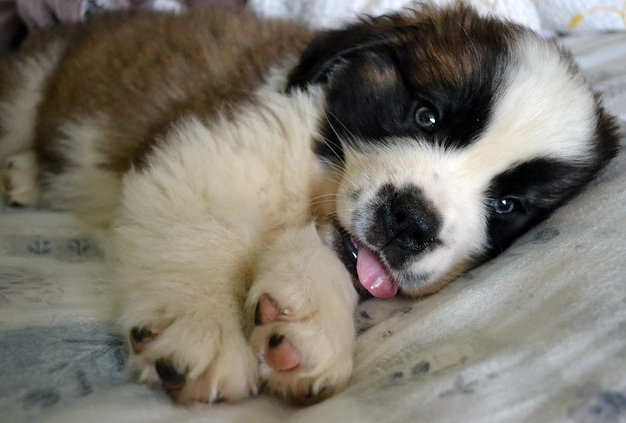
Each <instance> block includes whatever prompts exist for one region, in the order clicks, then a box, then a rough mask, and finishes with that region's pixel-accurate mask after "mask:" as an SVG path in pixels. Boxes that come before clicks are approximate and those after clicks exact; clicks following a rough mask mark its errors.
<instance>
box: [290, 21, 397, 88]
mask: <svg viewBox="0 0 626 423" xmlns="http://www.w3.org/2000/svg"><path fill="white" fill-rule="evenodd" d="M374 22H375V19H369V20H363V21H361V22H360V23H357V24H354V25H352V26H350V27H348V28H346V29H341V30H333V31H328V32H324V33H321V34H320V35H318V36H317V37H316V38H314V39H313V41H312V42H311V44H309V46H308V47H307V48H306V50H305V51H304V53H303V54H302V56H301V57H300V61H299V63H298V65H297V66H296V67H295V68H294V69H293V71H292V72H291V74H290V76H289V83H288V85H287V91H290V90H292V89H293V88H299V87H304V86H306V85H308V84H323V83H326V82H328V77H329V75H330V73H331V72H332V70H333V69H334V68H335V67H336V66H337V65H338V64H340V63H342V62H344V61H349V60H350V59H351V58H353V57H355V56H357V55H358V54H359V52H361V51H363V50H365V49H368V48H371V47H374V46H377V45H382V44H386V43H387V42H388V40H383V39H380V38H379V37H378V36H377V35H379V34H380V31H379V30H376V27H375V25H374Z"/></svg>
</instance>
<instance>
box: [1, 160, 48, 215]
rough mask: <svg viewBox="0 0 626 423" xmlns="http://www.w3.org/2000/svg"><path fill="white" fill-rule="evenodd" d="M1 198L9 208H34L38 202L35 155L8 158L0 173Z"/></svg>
mask: <svg viewBox="0 0 626 423" xmlns="http://www.w3.org/2000/svg"><path fill="white" fill-rule="evenodd" d="M0 181H1V182H2V184H1V189H2V194H3V197H4V199H5V201H6V203H7V204H8V205H10V206H35V205H36V204H37V202H38V201H39V189H38V187H37V161H36V158H35V153H34V152H32V151H26V152H23V153H18V154H13V155H11V156H8V157H7V158H6V160H5V161H4V164H3V166H2V170H1V171H0Z"/></svg>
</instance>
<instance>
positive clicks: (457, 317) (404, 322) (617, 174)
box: [0, 33, 626, 423]
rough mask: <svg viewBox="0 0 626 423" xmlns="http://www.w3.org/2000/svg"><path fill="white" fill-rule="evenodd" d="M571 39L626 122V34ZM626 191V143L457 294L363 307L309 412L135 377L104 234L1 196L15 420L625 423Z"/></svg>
mask: <svg viewBox="0 0 626 423" xmlns="http://www.w3.org/2000/svg"><path fill="white" fill-rule="evenodd" d="M565 41H566V42H567V44H568V45H569V46H571V47H572V48H574V49H575V51H576V54H577V58H578V60H579V62H580V63H581V64H582V66H583V67H584V69H585V70H586V75H587V77H588V79H589V81H590V82H591V83H592V84H593V85H594V86H595V87H597V88H598V89H599V90H601V91H602V92H603V94H604V99H605V104H606V106H607V107H608V108H609V110H611V111H612V112H613V113H615V114H617V115H618V116H620V122H621V124H622V125H626V66H624V63H626V33H618V34H607V35H603V36H596V37H593V38H582V39H581V38H576V39H571V40H565ZM625 128H626V126H625ZM624 144H625V145H624V146H625V147H626V139H625V140H624ZM625 187H626V155H624V154H622V155H621V156H619V157H618V158H617V159H616V161H615V162H614V163H613V164H612V165H611V166H610V167H609V168H608V169H607V170H606V172H603V174H602V175H601V177H600V178H599V180H597V181H595V182H594V183H593V184H592V185H591V186H590V187H588V189H586V190H585V192H584V193H583V194H582V195H581V196H579V197H578V198H576V199H575V200H574V201H572V202H571V203H570V204H568V205H566V206H565V207H564V208H562V209H560V210H559V211H558V212H557V213H555V214H554V215H553V216H552V217H551V218H550V219H549V220H548V221H546V222H544V224H542V225H540V226H539V227H537V228H535V229H534V230H532V231H531V232H530V233H528V234H527V235H526V236H524V237H523V238H521V239H520V240H519V241H518V242H517V243H515V245H514V246H513V247H512V248H510V249H509V250H508V251H507V252H506V253H504V254H503V255H501V256H499V257H498V258H496V259H495V260H492V261H490V262H488V263H486V264H485V265H483V266H480V267H477V268H476V269H474V270H472V271H471V272H469V273H467V274H466V275H464V276H463V277H461V278H460V279H458V280H457V281H455V282H454V283H452V284H451V285H450V286H448V287H447V288H446V289H444V290H443V291H442V292H440V293H438V294H436V295H433V296H430V297H427V298H423V299H421V300H419V301H411V300H386V301H369V302H366V303H364V304H362V305H361V306H360V307H359V309H358V310H357V313H356V319H357V322H358V327H359V337H358V351H357V365H356V371H355V374H354V378H353V381H352V383H351V385H350V387H349V388H348V389H347V390H346V391H345V392H343V393H342V394H340V395H338V396H336V397H334V398H331V399H329V400H327V401H325V402H322V403H320V404H318V405H315V406H310V407H306V408H296V407H293V406H290V405H288V404H285V403H283V402H280V401H277V400H274V399H271V398H267V397H260V398H257V399H255V400H250V401H246V402H244V403H242V404H239V405H229V404H219V405H214V406H209V405H196V406H193V407H190V408H184V407H174V406H172V404H171V402H170V401H169V399H168V398H167V397H166V395H165V394H164V393H163V392H160V391H158V390H157V391H154V390H150V389H148V388H146V387H143V386H140V385H136V384H134V383H132V382H130V381H129V378H128V377H127V375H126V374H125V372H124V361H125V358H126V357H127V353H128V352H127V347H126V345H125V341H124V337H123V336H122V335H121V334H119V333H118V332H117V330H116V328H115V324H114V320H113V318H112V316H113V314H114V312H113V305H112V304H113V302H114V300H113V298H114V296H113V293H112V292H111V289H110V284H109V281H108V271H107V267H106V264H105V262H104V258H103V253H102V249H101V248H100V247H99V244H98V241H97V239H96V238H95V236H94V235H93V234H91V233H89V232H85V231H84V230H82V229H81V228H80V227H79V226H78V224H77V222H75V221H74V220H73V219H72V217H71V216H69V215H67V214H64V213H55V212H51V211H46V210H16V209H3V208H1V207H0V416H1V417H0V420H1V421H2V422H3V423H25V422H29V423H30V422H47V423H52V422H58V423H85V422H90V423H92V422H115V423H126V422H128V423H131V422H132V423H137V422H146V423H147V422H150V423H159V422H163V423H165V422H177V423H192V422H194V423H197V422H211V423H227V422H259V423H275V422H284V423H290V422H300V423H317V422H319V423H326V422H355V423H356V422H359V423H370V422H371V423H378V422H386V421H397V422H416V423H420V422H437V423H439V422H450V423H458V422H460V421H462V422H465V423H484V422H489V423H498V422H573V423H605V422H606V423H620V422H624V421H626V372H625V371H624V369H626V289H625V285H624V283H625V281H626V277H625V276H624V275H625V274H626V261H625V260H624V257H625V256H626V244H625V243H624V240H625V239H626V225H625V224H624V222H626V190H625Z"/></svg>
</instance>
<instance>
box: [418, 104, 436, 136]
mask: <svg viewBox="0 0 626 423" xmlns="http://www.w3.org/2000/svg"><path fill="white" fill-rule="evenodd" d="M438 122H439V115H438V114H437V111H436V110H435V109H433V108H432V107H428V106H421V107H419V108H418V109H417V111H416V112H415V123H417V126H419V127H420V129H422V130H424V131H432V130H433V128H434V127H435V126H436V125H437V123H438Z"/></svg>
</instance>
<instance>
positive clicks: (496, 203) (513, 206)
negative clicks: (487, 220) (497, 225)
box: [491, 197, 520, 214]
mask: <svg viewBox="0 0 626 423" xmlns="http://www.w3.org/2000/svg"><path fill="white" fill-rule="evenodd" d="M491 208H493V211H495V212H496V213H498V214H509V213H512V212H514V211H515V210H518V209H519V208H520V203H519V200H517V199H515V198H512V197H504V198H499V199H497V200H493V201H492V202H491Z"/></svg>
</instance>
